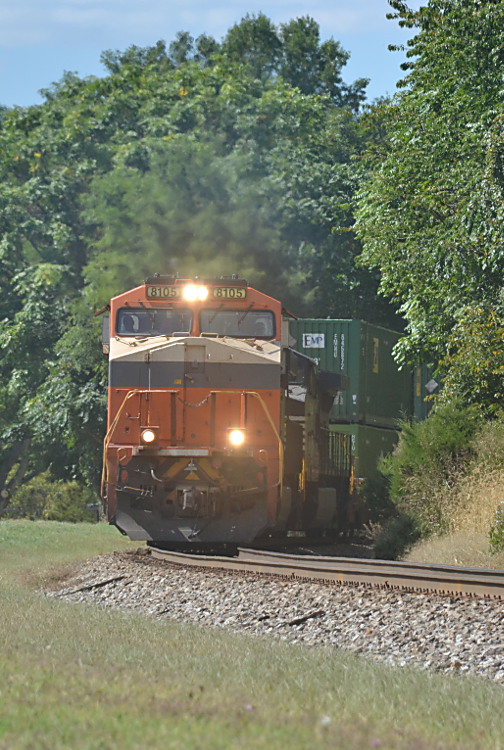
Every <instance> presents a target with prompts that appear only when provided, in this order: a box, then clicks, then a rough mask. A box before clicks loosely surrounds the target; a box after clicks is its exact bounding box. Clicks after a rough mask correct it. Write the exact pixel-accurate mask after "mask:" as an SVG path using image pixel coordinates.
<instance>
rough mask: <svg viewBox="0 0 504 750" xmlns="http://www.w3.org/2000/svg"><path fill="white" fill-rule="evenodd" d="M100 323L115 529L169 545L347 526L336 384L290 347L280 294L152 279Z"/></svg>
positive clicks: (347, 465)
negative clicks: (335, 425) (334, 419)
mask: <svg viewBox="0 0 504 750" xmlns="http://www.w3.org/2000/svg"><path fill="white" fill-rule="evenodd" d="M106 331H107V335H106V339H107V340H106V342H105V346H106V350H107V351H108V356H109V385H108V426H107V434H106V438H105V445H104V470H103V481H102V497H103V500H104V503H105V506H106V512H107V517H108V520H109V522H110V523H112V524H114V525H116V526H117V527H118V528H119V530H120V531H122V532H123V533H125V534H127V535H128V536H129V537H130V538H131V539H133V540H146V541H148V542H151V543H155V544H158V545H163V546H166V547H172V548H184V547H190V548H205V547H206V546H211V545H216V544H222V545H229V546H231V547H232V546H234V545H240V544H242V545H243V544H248V545H251V544H254V543H256V544H258V543H261V540H264V539H266V538H270V537H271V536H285V535H287V534H288V533H289V532H307V531H312V532H317V531H318V532H322V533H329V532H338V531H341V530H343V529H346V528H347V526H348V524H349V523H351V521H352V514H353V505H352V492H351V489H352V488H351V484H352V466H351V455H350V454H351V451H350V449H349V442H348V441H349V437H348V436H347V435H337V434H335V433H334V432H333V431H330V430H329V429H328V415H329V412H330V409H331V407H332V403H333V400H334V397H335V396H336V394H337V393H338V392H339V391H340V390H341V389H342V388H344V387H345V385H346V383H345V378H344V377H342V376H341V375H340V374H338V373H324V372H321V371H319V369H318V368H317V366H316V364H315V363H314V362H313V360H311V359H310V358H308V357H306V356H304V355H303V354H301V353H299V352H296V351H294V350H293V349H291V348H290V347H289V331H288V315H287V314H286V313H285V311H283V309H282V304H281V302H280V301H279V300H276V299H273V298H272V297H270V296H268V295H266V294H264V293H262V292H260V291H258V290H256V289H254V288H253V287H251V286H250V285H249V284H248V283H247V282H246V281H245V280H243V279H239V278H237V277H235V276H232V277H221V278H220V279H205V280H202V279H198V278H195V279H179V278H177V277H175V276H160V275H155V276H153V277H151V278H148V279H147V280H146V281H145V283H144V284H142V285H140V286H138V287H136V288H135V289H131V290H129V291H127V292H125V293H124V294H120V295H119V296H117V297H114V298H113V299H112V300H111V302H110V315H109V318H108V321H107V323H106Z"/></svg>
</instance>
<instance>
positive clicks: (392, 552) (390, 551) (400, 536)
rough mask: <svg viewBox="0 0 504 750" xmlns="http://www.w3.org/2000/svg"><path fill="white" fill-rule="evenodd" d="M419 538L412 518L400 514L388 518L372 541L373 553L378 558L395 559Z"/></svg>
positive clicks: (418, 532) (401, 555)
mask: <svg viewBox="0 0 504 750" xmlns="http://www.w3.org/2000/svg"><path fill="white" fill-rule="evenodd" d="M419 538H420V531H419V529H418V526H417V524H416V521H415V519H414V518H412V517H411V516H408V515H404V514H400V515H398V516H395V517H394V518H389V519H388V521H386V522H385V523H384V524H383V526H381V527H380V528H379V531H378V533H377V535H376V537H375V541H374V554H375V557H376V558H377V559H379V560H397V559H398V558H400V557H403V556H404V554H405V553H406V552H407V551H408V549H409V548H410V547H412V546H413V544H414V543H415V542H417V541H418V539H419Z"/></svg>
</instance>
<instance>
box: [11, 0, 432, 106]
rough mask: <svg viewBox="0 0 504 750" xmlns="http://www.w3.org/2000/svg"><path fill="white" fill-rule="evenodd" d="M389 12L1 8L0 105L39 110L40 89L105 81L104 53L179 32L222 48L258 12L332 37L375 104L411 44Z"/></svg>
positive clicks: (222, 3) (61, 3)
mask: <svg viewBox="0 0 504 750" xmlns="http://www.w3.org/2000/svg"><path fill="white" fill-rule="evenodd" d="M420 4H421V3H420V0H410V2H409V5H410V7H414V8H417V7H419V5H420ZM390 10H391V9H390V7H389V5H388V2H387V0H268V2H267V3H266V2H264V0H259V1H258V0H212V2H208V0H178V2H175V1H174V0H0V104H1V105H5V106H8V107H11V106H14V105H19V106H22V107H25V106H29V105H31V104H40V103H41V102H42V101H43V98H42V97H41V95H40V94H39V91H40V89H44V88H48V87H49V86H50V85H51V83H53V82H56V81H59V80H60V79H61V77H62V76H63V73H64V72H65V71H71V72H75V73H77V74H78V75H79V76H81V77H85V76H90V75H93V76H103V75H105V73H106V72H105V69H104V68H103V66H102V65H101V63H100V55H101V53H102V52H103V51H104V50H107V49H113V50H125V49H127V48H128V47H130V46H131V45H133V44H134V45H137V46H139V47H145V46H149V45H153V44H155V43H156V42H157V41H158V40H160V39H162V40H164V41H166V42H167V44H169V42H171V41H172V40H173V39H174V38H175V36H176V34H177V32H178V31H188V32H189V33H190V34H191V35H192V36H193V37H195V38H196V37H198V36H199V35H200V34H202V33H205V34H209V35H210V36H213V37H215V38H216V39H217V40H221V39H222V37H223V36H224V35H225V34H226V31H227V30H228V29H229V28H230V27H231V26H233V24H235V23H237V22H239V21H240V20H241V19H242V18H243V17H244V16H245V15H246V14H247V13H249V14H257V13H259V12H263V13H265V15H267V16H268V17H269V18H270V19H271V20H272V21H273V23H275V24H277V25H278V24H281V23H285V22H287V21H289V20H291V19H293V18H298V17H300V16H311V17H312V18H314V19H315V20H316V21H317V22H318V24H319V26H320V34H321V39H322V40H325V39H328V38H330V37H333V38H334V39H335V40H337V41H339V42H341V44H342V46H343V47H344V49H346V50H347V51H348V52H350V54H351V57H350V60H349V62H348V63H347V65H346V67H345V68H344V70H343V80H344V81H345V82H346V83H351V82H352V81H354V80H355V79H356V78H361V77H362V78H370V79H371V82H370V84H369V86H368V88H367V92H368V99H369V100H370V101H371V100H373V99H375V98H376V97H378V96H383V95H386V94H393V93H394V92H395V91H396V82H397V81H398V80H399V79H400V78H401V76H402V71H401V69H400V67H399V66H400V63H401V62H402V61H403V60H404V55H403V54H402V53H400V52H390V51H388V49H387V47H388V45H389V44H404V43H405V42H406V40H407V39H408V38H409V37H410V36H411V32H410V31H408V30H403V29H400V28H399V26H398V24H397V21H391V20H387V19H386V14H387V12H390Z"/></svg>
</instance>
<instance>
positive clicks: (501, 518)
mask: <svg viewBox="0 0 504 750" xmlns="http://www.w3.org/2000/svg"><path fill="white" fill-rule="evenodd" d="M488 537H489V540H490V549H491V551H492V552H493V553H495V554H497V553H498V552H502V551H504V502H501V504H500V506H499V507H498V508H497V511H496V513H495V521H494V523H493V524H492V526H491V527H490V530H489V532H488Z"/></svg>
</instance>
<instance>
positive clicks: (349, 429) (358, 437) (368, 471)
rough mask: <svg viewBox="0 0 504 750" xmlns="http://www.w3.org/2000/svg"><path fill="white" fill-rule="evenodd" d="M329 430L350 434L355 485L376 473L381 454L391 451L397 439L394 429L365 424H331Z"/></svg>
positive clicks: (387, 453)
mask: <svg viewBox="0 0 504 750" xmlns="http://www.w3.org/2000/svg"><path fill="white" fill-rule="evenodd" d="M330 430H331V431H332V432H337V433H340V434H343V435H350V450H351V456H352V459H353V467H354V477H355V481H356V482H357V483H358V484H357V486H359V484H360V483H362V482H363V481H364V480H366V479H370V478H371V477H373V475H376V473H377V471H378V468H377V467H378V461H379V460H380V458H381V457H382V456H388V455H390V453H392V451H393V450H394V448H395V446H396V445H397V441H398V439H399V433H398V432H397V431H396V430H390V429H387V428H384V427H370V426H369V425H365V424H332V425H330Z"/></svg>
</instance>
